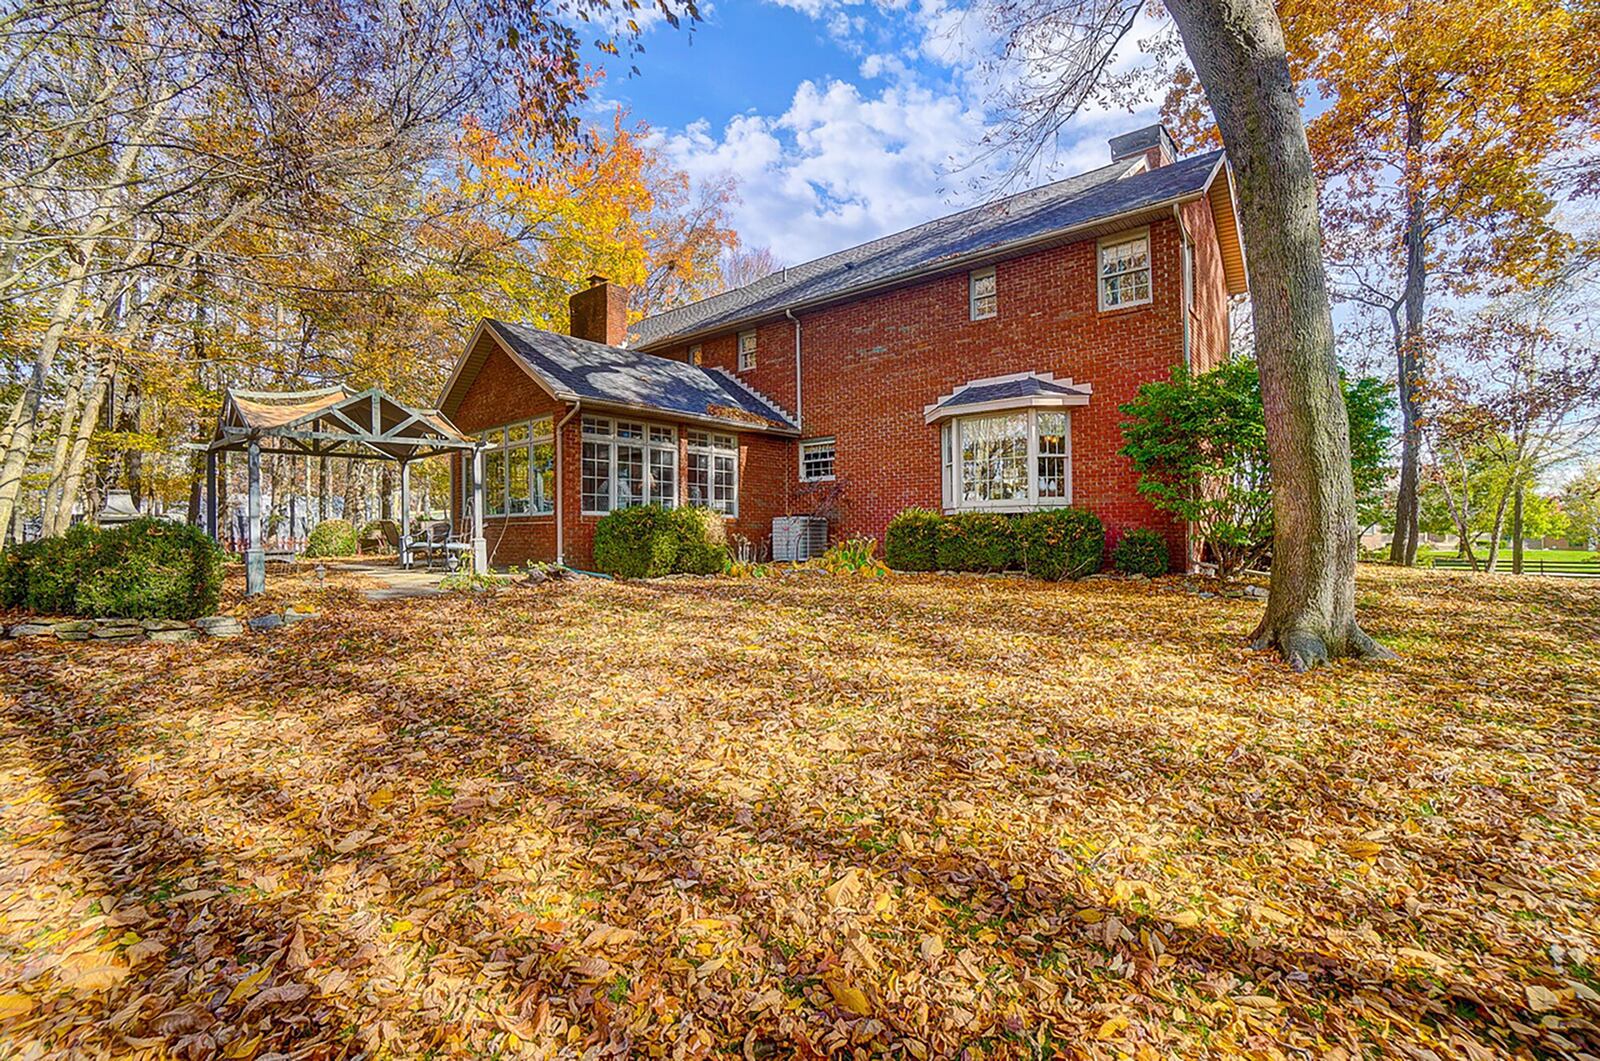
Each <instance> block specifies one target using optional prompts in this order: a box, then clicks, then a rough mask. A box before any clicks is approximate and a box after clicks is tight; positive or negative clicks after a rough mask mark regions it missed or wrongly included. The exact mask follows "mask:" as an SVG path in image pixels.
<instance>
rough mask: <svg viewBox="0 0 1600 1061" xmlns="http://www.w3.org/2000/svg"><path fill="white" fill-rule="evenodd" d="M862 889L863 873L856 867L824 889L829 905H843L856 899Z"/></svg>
mask: <svg viewBox="0 0 1600 1061" xmlns="http://www.w3.org/2000/svg"><path fill="white" fill-rule="evenodd" d="M860 891H861V874H859V873H857V872H856V871H855V870H854V869H851V870H850V872H848V873H846V874H845V875H844V876H842V877H840V878H839V879H838V880H836V881H834V882H833V883H832V884H831V885H829V886H828V887H827V888H826V889H825V890H824V891H823V893H822V894H823V897H824V898H826V899H827V900H828V905H829V906H843V905H844V904H846V903H848V902H851V901H853V900H854V899H855V897H856V894H857V893H858V892H860Z"/></svg>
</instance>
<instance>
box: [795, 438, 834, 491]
mask: <svg viewBox="0 0 1600 1061" xmlns="http://www.w3.org/2000/svg"><path fill="white" fill-rule="evenodd" d="M824 446H826V447H827V448H828V452H829V454H830V455H829V457H828V467H829V468H830V469H835V470H834V471H829V472H828V474H827V475H807V474H806V450H809V449H820V448H822V447H824ZM838 459H839V447H838V444H837V442H836V440H835V439H834V438H832V437H831V436H830V437H828V438H804V439H801V440H800V481H801V482H802V483H827V482H832V481H833V480H834V479H835V478H836V476H837V471H836V469H837V468H838V464H837V462H838Z"/></svg>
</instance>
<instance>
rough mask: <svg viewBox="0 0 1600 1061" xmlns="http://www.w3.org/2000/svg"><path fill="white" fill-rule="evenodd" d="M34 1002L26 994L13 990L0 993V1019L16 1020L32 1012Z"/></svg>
mask: <svg viewBox="0 0 1600 1061" xmlns="http://www.w3.org/2000/svg"><path fill="white" fill-rule="evenodd" d="M35 1004H36V1003H35V1002H34V1001H33V999H32V998H30V997H28V996H27V995H19V994H16V993H14V992H6V993H5V994H0V1020H16V1019H17V1018H18V1017H25V1016H27V1015H28V1014H29V1013H32V1012H33V1007H34V1005H35Z"/></svg>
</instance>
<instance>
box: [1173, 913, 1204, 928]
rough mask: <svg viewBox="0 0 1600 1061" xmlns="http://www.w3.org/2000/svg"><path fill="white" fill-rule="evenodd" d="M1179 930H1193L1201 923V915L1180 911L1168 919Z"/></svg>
mask: <svg viewBox="0 0 1600 1061" xmlns="http://www.w3.org/2000/svg"><path fill="white" fill-rule="evenodd" d="M1167 920H1168V921H1171V922H1172V923H1173V924H1174V925H1177V926H1178V927H1179V928H1193V927H1194V926H1196V925H1198V924H1199V923H1200V915H1199V914H1197V913H1195V912H1194V911H1193V910H1179V911H1178V912H1177V913H1175V914H1172V915H1171V916H1169V917H1168V918H1167Z"/></svg>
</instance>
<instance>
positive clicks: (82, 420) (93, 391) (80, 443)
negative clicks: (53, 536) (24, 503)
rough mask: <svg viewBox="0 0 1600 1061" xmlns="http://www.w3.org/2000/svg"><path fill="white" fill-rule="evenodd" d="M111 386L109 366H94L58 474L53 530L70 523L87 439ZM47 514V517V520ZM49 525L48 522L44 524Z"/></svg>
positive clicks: (86, 460)
mask: <svg viewBox="0 0 1600 1061" xmlns="http://www.w3.org/2000/svg"><path fill="white" fill-rule="evenodd" d="M110 386H111V370H110V366H99V365H97V366H96V367H95V377H94V380H93V382H92V383H91V384H90V390H89V396H88V397H87V398H86V399H85V400H84V403H83V414H82V415H81V416H79V417H78V429H77V431H76V433H75V434H74V436H73V439H72V449H71V451H70V452H69V453H68V455H67V464H66V468H65V470H64V471H63V473H62V477H61V494H60V497H59V498H58V499H57V501H56V509H55V513H54V521H55V522H54V524H53V525H54V526H55V528H56V530H55V531H53V532H52V533H60V532H62V531H65V530H66V529H67V528H68V527H69V526H71V525H72V506H73V503H74V502H76V501H77V500H78V491H79V490H80V489H82V486H83V470H84V468H86V467H87V466H88V463H89V442H90V440H91V439H92V438H93V437H94V429H95V426H96V425H97V424H98V423H99V422H100V409H101V407H102V406H104V405H105V400H106V392H107V391H108V390H109V389H110ZM49 518H50V517H48V516H47V517H46V519H47V520H48V519H49ZM48 525H50V524H48V523H47V526H48Z"/></svg>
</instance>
